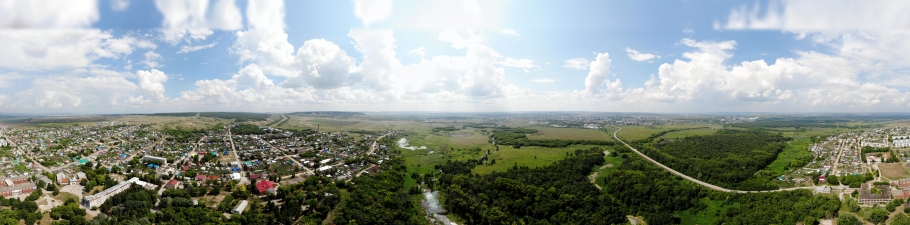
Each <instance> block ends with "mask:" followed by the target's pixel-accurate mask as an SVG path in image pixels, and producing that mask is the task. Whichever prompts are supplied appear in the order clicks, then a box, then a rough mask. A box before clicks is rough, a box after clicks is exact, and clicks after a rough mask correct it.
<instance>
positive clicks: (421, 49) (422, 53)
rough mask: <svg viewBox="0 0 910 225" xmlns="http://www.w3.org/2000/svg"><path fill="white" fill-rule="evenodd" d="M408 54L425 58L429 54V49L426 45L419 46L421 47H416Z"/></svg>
mask: <svg viewBox="0 0 910 225" xmlns="http://www.w3.org/2000/svg"><path fill="white" fill-rule="evenodd" d="M408 54H415V55H419V56H420V58H423V57H424V56H425V55H426V54H427V50H426V49H425V48H424V47H419V48H415V49H414V50H411V51H410V52H408Z"/></svg>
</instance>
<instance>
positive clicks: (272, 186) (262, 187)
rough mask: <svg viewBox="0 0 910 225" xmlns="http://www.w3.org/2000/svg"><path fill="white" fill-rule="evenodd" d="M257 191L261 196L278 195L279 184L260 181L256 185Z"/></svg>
mask: <svg viewBox="0 0 910 225" xmlns="http://www.w3.org/2000/svg"><path fill="white" fill-rule="evenodd" d="M256 189H257V190H258V191H259V194H260V195H265V194H276V193H277V192H278V184H276V183H275V182H272V181H270V180H260V181H259V182H257V183H256Z"/></svg>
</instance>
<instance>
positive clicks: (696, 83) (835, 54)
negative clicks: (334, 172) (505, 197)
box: [0, 0, 910, 114]
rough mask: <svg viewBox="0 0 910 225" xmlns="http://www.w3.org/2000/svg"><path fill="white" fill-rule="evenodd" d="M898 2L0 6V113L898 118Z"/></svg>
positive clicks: (341, 0)
mask: <svg viewBox="0 0 910 225" xmlns="http://www.w3.org/2000/svg"><path fill="white" fill-rule="evenodd" d="M908 11H910V1H903V0H894V1H874V0H873V1H848V0H832V1H824V2H818V1H809V0H805V1H803V0H792V1H787V0H780V1H717V0H680V1H656V0H654V1H652V0H642V1H605V0H592V1H574V0H567V1H526V0H484V1H471V0H464V1H446V0H442V1H418V0H407V1H402V0H353V1H348V0H338V1H309V0H301V1H281V0H195V1H181V0H68V1H57V0H4V1H2V2H0V113H42V114H53V113H84V114H109V113H157V112H188V111H243V112H295V111H326V110H332V111H363V112H377V111H450V112H488V111H495V112H499V111H600V112H659V113H708V112H794V113H799V112H910V17H908V16H907V13H906V12H908Z"/></svg>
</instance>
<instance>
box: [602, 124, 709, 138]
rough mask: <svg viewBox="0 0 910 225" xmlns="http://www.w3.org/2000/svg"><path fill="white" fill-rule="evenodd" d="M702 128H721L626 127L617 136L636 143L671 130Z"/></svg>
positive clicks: (696, 125)
mask: <svg viewBox="0 0 910 225" xmlns="http://www.w3.org/2000/svg"><path fill="white" fill-rule="evenodd" d="M701 127H712V128H718V129H719V128H721V126H720V125H699V124H676V125H660V126H628V127H626V126H624V127H622V132H619V134H618V135H617V136H619V138H621V139H623V140H626V141H634V140H639V139H645V138H648V137H650V136H651V135H653V134H656V133H660V132H662V131H665V130H671V129H685V128H701Z"/></svg>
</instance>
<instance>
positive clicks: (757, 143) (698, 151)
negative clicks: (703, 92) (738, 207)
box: [639, 129, 791, 190]
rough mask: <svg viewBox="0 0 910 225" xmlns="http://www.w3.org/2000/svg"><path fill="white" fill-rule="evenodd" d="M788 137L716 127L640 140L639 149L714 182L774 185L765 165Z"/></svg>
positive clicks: (740, 185) (738, 185)
mask: <svg viewBox="0 0 910 225" xmlns="http://www.w3.org/2000/svg"><path fill="white" fill-rule="evenodd" d="M790 140H791V138H789V137H784V136H781V135H779V134H772V133H770V132H766V131H763V130H757V129H753V130H726V129H725V130H718V131H717V132H716V133H715V134H712V135H706V136H691V137H685V138H678V139H676V138H673V139H661V140H658V141H657V143H655V144H653V145H652V146H648V145H644V144H641V145H642V146H643V147H642V148H639V149H640V150H641V151H642V153H644V154H646V155H648V157H651V158H652V159H654V160H657V161H659V162H661V163H663V164H664V165H666V166H669V167H671V168H674V169H675V170H677V171H679V172H682V173H685V174H687V175H689V176H692V177H694V178H696V179H699V180H703V181H705V182H708V183H712V184H715V185H718V186H722V187H726V188H733V189H739V190H769V189H777V186H776V185H773V184H771V183H769V182H768V181H769V180H771V179H772V178H773V176H774V174H764V173H756V172H758V171H759V170H762V169H763V168H765V167H766V166H767V165H768V164H770V163H771V162H772V161H774V159H776V158H777V153H779V152H780V151H781V150H783V148H784V147H785V146H786V142H787V141H790Z"/></svg>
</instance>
